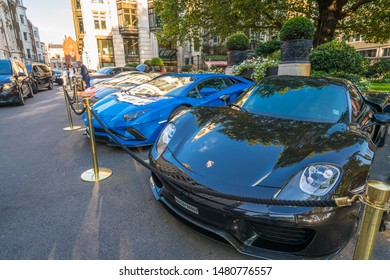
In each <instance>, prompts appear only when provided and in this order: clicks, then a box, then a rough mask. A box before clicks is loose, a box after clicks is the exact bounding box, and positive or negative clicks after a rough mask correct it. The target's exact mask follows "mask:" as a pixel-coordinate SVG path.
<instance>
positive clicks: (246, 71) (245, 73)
mask: <svg viewBox="0 0 390 280" xmlns="http://www.w3.org/2000/svg"><path fill="white" fill-rule="evenodd" d="M252 74H253V68H246V69H244V70H243V71H242V72H241V74H240V75H239V76H240V77H244V78H247V79H250V80H252Z"/></svg>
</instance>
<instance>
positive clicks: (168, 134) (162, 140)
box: [157, 123, 176, 155]
mask: <svg viewBox="0 0 390 280" xmlns="http://www.w3.org/2000/svg"><path fill="white" fill-rule="evenodd" d="M175 132H176V125H175V124H173V123H169V124H168V125H167V126H166V127H165V128H164V129H163V131H162V132H161V134H160V137H159V139H158V141H157V153H158V154H159V155H161V154H162V153H163V152H164V151H165V149H166V148H167V145H168V143H169V142H170V141H171V139H172V137H173V135H175Z"/></svg>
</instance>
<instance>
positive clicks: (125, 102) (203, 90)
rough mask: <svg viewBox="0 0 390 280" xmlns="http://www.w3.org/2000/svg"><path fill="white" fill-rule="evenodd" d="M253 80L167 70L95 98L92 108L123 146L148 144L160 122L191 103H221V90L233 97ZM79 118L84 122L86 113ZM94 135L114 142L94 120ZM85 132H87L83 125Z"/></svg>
mask: <svg viewBox="0 0 390 280" xmlns="http://www.w3.org/2000/svg"><path fill="white" fill-rule="evenodd" d="M252 84H253V83H252V82H251V81H248V80H246V79H242V78H239V77H233V76H227V75H217V74H167V75H163V76H160V77H157V78H156V79H153V80H151V81H149V82H147V83H144V84H141V85H138V86H136V87H133V88H131V89H129V90H127V91H124V92H118V93H115V94H111V95H109V96H107V97H105V98H103V99H102V100H100V101H98V102H97V103H96V104H95V105H94V106H93V107H92V109H93V111H94V112H95V113H96V114H97V115H98V117H99V118H100V119H101V120H102V121H103V122H104V123H105V124H106V125H107V126H108V128H109V129H111V130H112V131H113V132H114V133H115V134H116V135H118V136H119V138H120V139H119V140H120V141H121V143H122V144H124V145H126V146H142V145H151V144H153V143H154V141H155V140H156V138H157V136H158V135H159V133H160V131H161V129H162V128H163V127H164V124H165V123H166V122H167V121H169V120H170V119H172V118H173V116H174V115H175V114H176V113H178V112H180V111H182V110H184V109H187V108H189V107H192V106H200V105H203V106H219V105H223V102H222V101H220V99H219V97H220V96H221V95H223V94H228V95H230V96H231V100H232V101H233V100H235V99H236V98H237V97H238V96H239V95H240V94H241V93H242V92H243V91H244V90H245V89H247V88H248V87H249V86H251V85H252ZM83 121H84V123H85V124H86V125H88V120H87V117H86V115H83ZM93 127H94V132H95V136H96V139H97V140H99V141H104V142H106V143H108V144H109V145H115V143H114V142H113V140H112V139H111V137H110V136H109V135H108V134H107V133H106V132H105V131H104V130H103V129H102V127H101V126H100V125H99V124H98V123H97V121H96V120H94V122H93ZM87 133H89V131H88V129H87Z"/></svg>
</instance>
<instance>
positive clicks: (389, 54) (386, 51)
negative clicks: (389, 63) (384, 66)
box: [382, 48, 390, 56]
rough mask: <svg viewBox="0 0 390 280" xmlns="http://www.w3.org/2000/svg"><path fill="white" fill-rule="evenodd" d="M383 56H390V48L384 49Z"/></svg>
mask: <svg viewBox="0 0 390 280" xmlns="http://www.w3.org/2000/svg"><path fill="white" fill-rule="evenodd" d="M382 56H390V48H386V49H383V55H382Z"/></svg>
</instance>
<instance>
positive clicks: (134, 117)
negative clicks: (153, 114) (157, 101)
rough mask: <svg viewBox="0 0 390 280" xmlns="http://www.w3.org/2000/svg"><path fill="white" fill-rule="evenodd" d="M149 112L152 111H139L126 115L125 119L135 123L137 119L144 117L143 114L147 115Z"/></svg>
mask: <svg viewBox="0 0 390 280" xmlns="http://www.w3.org/2000/svg"><path fill="white" fill-rule="evenodd" d="M149 110H150V109H144V110H138V111H134V112H130V113H128V114H126V115H124V116H123V119H124V120H125V121H133V120H135V119H136V118H138V117H140V116H142V115H143V114H145V113H146V112H147V111H149Z"/></svg>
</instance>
